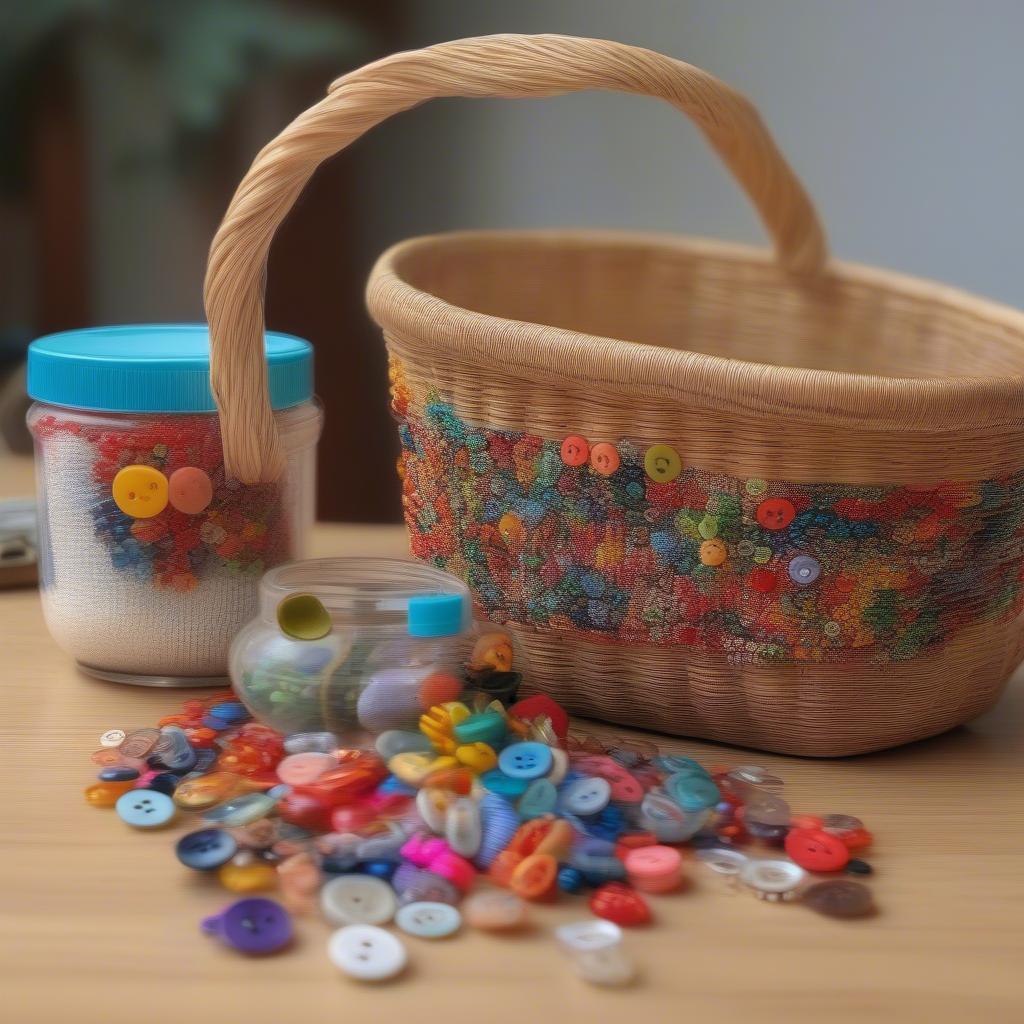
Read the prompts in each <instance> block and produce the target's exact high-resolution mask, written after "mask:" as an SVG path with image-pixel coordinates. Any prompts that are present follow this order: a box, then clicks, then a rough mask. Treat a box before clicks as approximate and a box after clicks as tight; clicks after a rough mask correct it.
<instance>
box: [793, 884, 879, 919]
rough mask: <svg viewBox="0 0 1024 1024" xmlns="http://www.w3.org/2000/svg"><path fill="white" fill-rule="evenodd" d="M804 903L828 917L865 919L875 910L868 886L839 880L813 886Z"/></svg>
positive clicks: (805, 895) (808, 891)
mask: <svg viewBox="0 0 1024 1024" xmlns="http://www.w3.org/2000/svg"><path fill="white" fill-rule="evenodd" d="M803 902H804V903H806V904H807V905H808V906H809V907H810V908H811V909H812V910H816V911H817V912H818V913H819V914H825V915H826V916H827V917H864V916H865V915H866V914H870V913H871V912H872V911H873V910H874V909H875V901H874V898H873V897H872V895H871V890H870V889H869V888H868V887H867V886H866V885H861V883H860V882H849V881H846V880H845V879H838V878H837V879H832V880H829V881H827V882H818V883H817V884H815V885H812V886H811V887H810V888H809V889H808V890H807V891H806V892H805V893H804V895H803Z"/></svg>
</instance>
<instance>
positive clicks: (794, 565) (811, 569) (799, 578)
mask: <svg viewBox="0 0 1024 1024" xmlns="http://www.w3.org/2000/svg"><path fill="white" fill-rule="evenodd" d="M820 575H821V563H820V562H819V561H818V560H817V559H816V558H812V557H811V556H810V555H797V556H796V558H794V559H793V560H792V561H791V562H790V563H789V578H790V579H791V580H792V581H793V582H794V583H795V584H796V585H797V586H798V587H809V586H810V585H811V584H812V583H813V582H814V581H815V580H816V579H817V578H818V577H819V576H820Z"/></svg>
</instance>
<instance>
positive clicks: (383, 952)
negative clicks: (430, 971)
mask: <svg viewBox="0 0 1024 1024" xmlns="http://www.w3.org/2000/svg"><path fill="white" fill-rule="evenodd" d="M327 956H328V957H329V958H330V961H331V963H332V964H334V966H335V967H337V968H338V970H339V971H343V972H344V973H345V974H347V975H348V976H349V977H350V978H357V979H358V980H359V981H384V980H385V979H386V978H393V977H394V976H395V975H396V974H400V973H401V972H402V970H403V969H404V967H405V965H406V963H407V962H408V959H409V958H408V955H407V954H406V952H405V946H403V945H402V943H401V940H400V939H398V938H397V937H396V936H394V935H392V934H391V932H386V931H384V929H383V928H376V927H374V926H373V925H370V924H353V925H349V926H348V927H347V928H340V929H338V931H336V932H335V933H334V934H333V935H332V936H331V937H330V939H328V940H327Z"/></svg>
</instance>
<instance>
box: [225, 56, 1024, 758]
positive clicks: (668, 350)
mask: <svg viewBox="0 0 1024 1024" xmlns="http://www.w3.org/2000/svg"><path fill="white" fill-rule="evenodd" d="M591 88H600V89H617V90H622V91H627V92H634V93H643V94H649V95H651V96H655V97H658V98H660V99H664V100H667V101H668V102H670V103H672V104H673V105H674V106H676V107H677V108H679V109H680V110H682V111H683V112H684V113H686V114H687V115H689V116H690V117H691V118H692V119H693V120H694V121H695V122H696V124H697V125H698V127H699V128H700V129H701V131H702V132H703V133H704V135H705V136H706V138H707V139H708V141H709V142H710V143H711V145H712V146H713V147H714V148H715V149H716V151H717V152H718V153H719V155H720V156H721V158H722V159H723V161H724V163H725V164H726V166H727V167H728V168H729V169H730V170H731V171H732V172H733V174H734V176H735V177H736V179H737V180H738V182H739V183H740V185H741V186H742V187H743V188H744V190H745V191H746V193H747V194H748V196H749V197H750V199H751V200H752V202H753V203H754V205H755V206H756V208H757V210H758V211H759V213H760V215H761V217H762V220H763V221H764V223H765V225H766V227H767V229H768V231H769V233H770V234H771V236H772V237H773V239H774V242H775V256H774V258H773V257H772V256H771V255H770V254H768V253H765V252H761V251H757V250H752V249H748V248H743V247H738V246H726V245H720V244H715V243H711V242H704V241H695V240H691V239H680V238H671V237H656V236H654V237H652V236H644V235H623V234H612V233H599V232H580V231H572V232H551V233H545V232H493V233H486V232H481V233H470V234H454V235H445V236H437V237H432V238H421V239H416V240H413V241H410V242H406V243H404V244H402V245H399V246H397V247H395V248H393V249H392V250H390V251H389V252H388V253H386V254H385V255H384V256H383V257H382V258H381V260H380V261H379V263H378V264H377V266H376V268H375V269H374V272H373V275H372V277H371V280H370V285H369V305H370V309H371V312H372V313H373V315H374V317H375V318H376V320H377V321H378V322H379V323H380V324H381V326H382V327H383V329H384V334H385V339H386V341H387V345H388V350H389V353H390V355H391V357H392V380H393V385H394V391H393V394H394V399H393V401H394V407H395V412H396V414H397V416H398V418H399V420H400V424H401V432H402V439H403V460H402V465H403V469H404V480H405V506H406V519H407V523H408V525H409V527H410V530H411V533H412V540H413V547H414V551H416V553H417V554H418V555H420V556H421V557H426V558H431V559H432V560H433V561H435V562H436V563H437V564H439V565H443V566H446V567H447V568H449V569H453V570H455V571H457V572H460V573H462V574H463V575H464V576H465V577H466V578H467V580H468V581H469V582H470V584H471V586H472V587H473V589H474V593H475V594H476V597H477V599H478V602H479V604H480V606H481V608H482V610H483V611H484V612H485V613H486V614H488V615H490V616H492V617H494V618H497V619H500V620H503V621H506V622H507V623H508V624H509V626H510V627H511V628H512V629H513V630H514V632H515V633H516V634H517V636H518V637H519V639H520V641H521V642H522V644H523V646H524V648H525V649H526V651H527V652H528V654H529V673H530V678H529V683H530V685H531V686H533V687H535V688H539V689H542V690H544V691H546V692H548V693H550V694H551V695H552V696H554V697H555V698H556V699H558V700H560V701H562V702H563V703H564V704H565V705H566V706H567V707H568V708H570V709H571V710H572V711H574V712H576V713H579V714H583V715H589V716H593V717H596V718H602V719H607V720H609V721H613V722H619V723H623V724H629V725H636V726H642V727H647V728H654V729H658V730H661V731H664V732H671V733H676V734H681V735H688V736H698V737H705V738H710V739H715V740H722V741H726V742H730V743H735V744H742V745H748V746H753V747H760V748H764V749H768V750H774V751H781V752H788V753H796V754H806V755H818V756H835V755H841V754H851V753H858V752H862V751H868V750H874V749H879V748H883V747H888V746H893V745H895V744H899V743H905V742H908V741H911V740H915V739H919V738H922V737H925V736H930V735H933V734H936V733H939V732H942V731H943V730H946V729H949V728H951V727H952V726H955V725H957V724H959V723H962V722H965V721H967V720H969V719H971V718H973V717H975V716H976V715H978V714H980V713H981V712H983V711H985V710H986V709H987V708H989V707H990V706H991V705H992V704H993V702H994V701H995V700H996V698H997V697H998V695H999V693H1000V691H1001V690H1002V688H1003V686H1004V685H1005V683H1006V680H1007V678H1008V677H1009V675H1010V673H1011V672H1012V670H1013V669H1014V667H1015V666H1016V665H1017V664H1018V662H1019V661H1020V659H1021V657H1022V654H1024V646H1022V625H1024V618H1022V615H1021V611H1022V602H1024V595H1022V586H1024V585H1022V564H1024V556H1022V546H1024V527H1022V517H1024V400H1022V399H1024V315H1021V314H1019V313H1017V312H1015V311H1013V310H1011V309H1007V308H1005V307H1001V306H997V305H995V304H992V303H989V302H985V301H982V300H979V299H976V298H973V297H971V296H969V295H966V294H963V293H961V292H957V291H953V290H951V289H948V288H943V287H940V286H938V285H934V284H929V283H925V282H921V281H917V280H912V279H909V278H906V277H901V276H897V275H895V274H891V273H888V272H882V271H875V270H868V269H864V268H859V267H851V266H848V265H841V264H836V263H828V264H826V250H825V243H824V238H823V234H822V232H821V229H820V227H819V224H818V221H817V218H816V216H815V213H814V211H813V208H812V207H811V205H810V203H809V201H808V199H807V196H806V195H805V193H804V191H803V189H802V187H801V186H800V184H799V182H798V181H797V180H796V178H795V177H794V176H793V174H792V172H791V171H790V169H789V168H788V166H787V165H786V163H785V161H784V160H783V158H782V157H781V156H780V155H779V153H778V151H777V150H776V149H775V147H774V145H773V143H772V141H771V139H770V138H769V137H768V135H767V133H766V131H765V129H764V127H763V126H762V124H761V122H760V120H759V118H758V116H757V114H756V112H755V111H754V110H753V109H752V108H751V107H750V105H749V104H748V103H747V102H746V101H745V100H744V99H743V98H742V97H740V96H738V95H737V94H736V93H734V92H732V91H731V90H730V89H728V88H727V87H726V86H724V85H723V84H722V83H720V82H718V81H717V80H715V79H713V78H712V77H710V76H709V75H707V74H705V73H703V72H701V71H699V70H697V69H695V68H693V67H690V66H688V65H686V64H683V63H681V62H679V61H675V60H671V59H669V58H667V57H663V56H660V55H658V54H655V53H652V52H650V51H646V50H639V49H635V48H633V47H629V46H624V45H621V44H617V43H612V42H605V41H597V40H586V39H574V38H567V37H558V36H537V37H524V36H497V37H490V38H484V39H471V40H463V41H461V42H456V43H449V44H444V45H440V46H435V47H431V48H429V49H426V50H421V51H416V52H411V53H403V54H397V55H395V56H393V57H390V58H388V59H386V60H382V61H380V62H378V63H376V64H372V65H369V66H368V67H365V68H362V69H361V70H358V71H355V72H353V73H351V74H349V75H346V76H345V77H344V78H341V79H340V80H338V81H337V82H336V83H335V84H334V85H333V86H332V88H331V90H330V92H329V94H328V96H327V97H326V98H325V99H324V100H323V101H321V102H320V103H319V104H317V105H316V106H314V107H313V108H311V109H310V110H308V111H307V112H305V113H304V114H302V115H301V116H300V117H299V118H298V119H297V120H296V121H295V122H294V123H293V124H292V125H290V126H289V127H288V128H286V129H285V131H284V132H282V133H281V135H280V136H279V137H278V138H277V139H275V140H274V141H273V142H271V143H270V144H269V145H268V146H267V147H266V149H264V151H263V152H262V153H261V154H260V155H259V156H258V157H257V159H256V161H255V163H254V164H253V167H252V169H251V170H250V172H249V174H248V175H247V177H246V178H245V180H244V181H243V183H242V184H241V186H240V187H239V190H238V192H237V194H236V196H235V198H234V201H233V202H232V205H231V207H230V209H229V211H228V213H227V215H226V217H225V220H224V223H223V225H222V226H221V229H220V231H219V233H218V235H217V238H216V239H215V241H214V244H213V248H212V252H211V259H210V267H209V273H208V279H207V309H208V313H209V318H210V323H211V329H212V337H213V361H212V366H213V368H212V376H213V381H214V388H215V393H216V394H217V396H218V401H219V404H220V408H221V413H222V416H223V422H224V441H225V453H226V457H227V460H228V465H229V467H231V468H233V470H234V472H235V473H236V474H237V475H238V476H239V477H240V478H241V479H243V480H246V481H249V480H258V479H266V478H268V477H269V478H272V477H274V476H275V475H276V474H278V473H279V472H280V471H281V456H280V445H279V442H278V440H277V438H276V435H275V433H274V427H273V420H272V419H271V417H270V413H269V406H268V404H267V397H266V383H265V371H264V368H263V366H262V363H261V361H260V359H259V352H260V348H259V343H260V339H261V336H262V332H263V315H262V287H263V273H264V270H265V264H266V256H267V251H268V249H269V246H270V242H271V239H272V237H273V234H274V231H275V230H276V228H277V226H278V224H279V223H280V222H281V220H282V219H283V217H284V216H285V214H286V213H287V211H288V209H289V208H290V207H291V205H292V203H293V202H294V200H295V199H296V197H297V196H298V194H299V193H300V192H301V190H302V188H303V186H304V185H305V183H306V181H307V180H308V179H309V177H310V175H311V174H312V172H313V170H314V169H315V167H316V166H317V165H318V164H319V163H320V162H321V161H322V160H324V159H325V158H327V157H329V156H331V155H332V154H334V153H335V152H337V151H338V150H340V149H342V148H343V147H345V146H346V145H347V144H348V143H349V142H351V141H352V140H354V139H355V138H357V137H358V136H359V135H361V134H362V133H363V132H364V131H366V130H367V129H368V128H370V127H372V126H373V125H375V124H377V123H378V122H380V121H382V120H383V119H384V118H386V117H388V116H389V115H391V114H392V113H395V112H397V111H400V110H404V109H407V108H409V107H412V106H414V105H416V104H418V103H420V102H422V101H424V100H426V99H429V98H431V97H435V96H449V95H452V96H506V97H523V96H543V95H552V94H556V93H562V92H569V91H574V90H579V89H591ZM652 449H653V451H652Z"/></svg>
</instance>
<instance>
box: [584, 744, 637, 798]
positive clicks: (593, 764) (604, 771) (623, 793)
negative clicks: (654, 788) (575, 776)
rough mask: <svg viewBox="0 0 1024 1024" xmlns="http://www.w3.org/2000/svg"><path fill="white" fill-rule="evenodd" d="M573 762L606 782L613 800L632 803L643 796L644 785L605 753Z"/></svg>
mask: <svg viewBox="0 0 1024 1024" xmlns="http://www.w3.org/2000/svg"><path fill="white" fill-rule="evenodd" d="M573 764H574V767H576V768H578V769H579V770H580V771H584V772H586V773H587V774H588V775H596V776H598V777H599V778H602V779H604V780H605V781H606V782H608V783H609V784H610V785H611V787H612V792H611V796H612V799H613V800H620V801H622V802H623V803H629V804H634V803H639V802H640V801H641V800H643V798H644V787H643V786H641V785H640V783H639V782H637V780H636V779H635V778H634V777H633V776H632V775H630V774H629V772H627V771H626V769H625V768H623V767H622V765H621V764H619V762H618V761H616V760H614V758H611V757H608V756H607V755H605V754H591V755H587V756H584V757H579V758H576V759H575V760H574V762H573Z"/></svg>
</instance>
